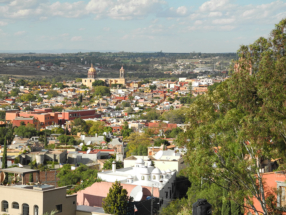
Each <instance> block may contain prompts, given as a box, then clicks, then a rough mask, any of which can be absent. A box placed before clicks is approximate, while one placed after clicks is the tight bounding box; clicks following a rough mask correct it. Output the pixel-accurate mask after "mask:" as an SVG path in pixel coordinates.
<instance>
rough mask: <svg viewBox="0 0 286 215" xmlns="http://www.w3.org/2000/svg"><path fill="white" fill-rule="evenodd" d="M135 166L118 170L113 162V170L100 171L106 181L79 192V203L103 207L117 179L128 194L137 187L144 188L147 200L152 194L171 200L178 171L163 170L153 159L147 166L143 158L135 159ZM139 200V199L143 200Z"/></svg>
mask: <svg viewBox="0 0 286 215" xmlns="http://www.w3.org/2000/svg"><path fill="white" fill-rule="evenodd" d="M133 166H134V167H128V168H123V169H118V170H116V163H115V162H113V164H112V170H111V171H104V172H100V173H98V177H99V178H101V179H102V180H104V181H105V182H100V183H94V184H93V185H92V186H90V187H88V188H86V189H85V190H82V191H79V192H78V193H77V204H78V205H86V206H93V207H94V206H96V207H101V206H102V201H103V199H104V198H105V197H106V196H107V194H108V192H109V188H110V187H111V186H112V184H113V183H114V182H115V181H120V182H121V186H123V188H124V189H126V190H127V192H128V195H130V193H131V191H132V190H133V189H134V188H135V187H139V188H140V189H142V193H143V195H142V198H141V200H145V199H146V198H147V197H148V196H151V192H152V187H153V196H154V197H157V198H161V199H162V200H163V201H170V200H171V199H172V198H173V196H174V193H175V179H176V171H171V170H167V171H161V170H160V169H158V168H155V167H154V166H152V161H151V160H148V161H147V166H145V163H144V161H143V160H142V159H138V160H135V161H133ZM141 200H139V199H138V200H137V201H141Z"/></svg>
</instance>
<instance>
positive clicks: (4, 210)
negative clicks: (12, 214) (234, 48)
mask: <svg viewBox="0 0 286 215" xmlns="http://www.w3.org/2000/svg"><path fill="white" fill-rule="evenodd" d="M8 208H9V204H8V202H7V201H5V200H4V201H2V211H3V212H8Z"/></svg>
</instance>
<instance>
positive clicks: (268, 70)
mask: <svg viewBox="0 0 286 215" xmlns="http://www.w3.org/2000/svg"><path fill="white" fill-rule="evenodd" d="M285 28H286V19H285V20H282V21H281V22H280V23H279V24H278V25H276V27H275V29H274V30H273V31H272V33H271V37H270V38H269V39H265V38H259V39H258V40H257V41H256V42H255V43H253V44H252V45H249V46H241V48H240V49H239V50H238V55H239V60H237V61H235V62H234V67H233V73H232V76H231V77H230V78H229V79H228V80H226V81H224V82H222V83H221V84H220V85H219V86H217V87H216V89H215V90H213V91H210V92H208V93H207V94H205V95H202V96H200V97H199V98H197V99H196V100H195V101H194V103H193V104H191V105H190V109H189V112H188V114H187V115H188V116H187V118H188V119H187V122H189V125H190V129H188V131H187V132H186V133H181V134H180V138H179V139H180V141H181V144H183V145H186V146H187V148H188V152H187V156H186V162H188V163H189V166H188V171H189V172H190V173H192V178H193V180H194V181H197V182H198V181H201V179H202V178H203V179H204V181H205V183H206V184H215V185H216V186H219V187H221V188H223V189H226V190H228V191H229V192H228V193H226V194H225V195H226V198H228V199H230V200H231V201H234V202H236V203H237V204H241V205H243V202H242V199H244V202H245V204H244V207H245V209H246V211H248V210H251V212H252V213H255V214H263V215H266V214H274V213H279V208H277V206H276V204H275V201H270V200H271V198H272V196H271V195H270V193H269V192H268V191H267V192H266V191H265V189H264V181H263V177H262V174H261V172H260V170H261V168H262V163H261V161H262V160H270V161H271V159H278V158H281V157H285V155H286V150H285V141H286V138H285V137H286V132H285V131H286V129H285V128H286V126H285V121H286V120H285V119H286V117H285V116H286V109H285V101H286V94H285V89H286V86H285V82H286V64H285V59H286V58H285V48H286V47H285V46H286V42H285V41H286V35H285V34H284V33H283V31H284V29H285ZM202 164H203V165H202ZM279 165H280V166H279V169H285V165H286V164H285V162H281V163H280V164H279ZM227 181H230V182H231V183H227ZM226 185H228V186H226ZM253 198H255V199H256V200H257V201H258V202H259V205H260V206H261V210H260V209H259V208H256V206H255V205H254V204H253Z"/></svg>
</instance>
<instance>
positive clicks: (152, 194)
mask: <svg viewBox="0 0 286 215" xmlns="http://www.w3.org/2000/svg"><path fill="white" fill-rule="evenodd" d="M151 215H153V184H152V192H151Z"/></svg>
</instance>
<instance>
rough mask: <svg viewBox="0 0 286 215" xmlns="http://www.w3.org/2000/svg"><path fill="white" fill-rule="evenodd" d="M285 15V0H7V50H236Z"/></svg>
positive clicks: (0, 39) (1, 33)
mask: <svg viewBox="0 0 286 215" xmlns="http://www.w3.org/2000/svg"><path fill="white" fill-rule="evenodd" d="M283 18H286V0H285V1H282V0H277V1H269V0H251V1H249V0H239V1H238V0H209V1H202V0H200V1H199V0H57V1H56V0H0V52H1V50H5V51H7V50H9V51H13V50H25V51H27V50H33V51H35V50H63V49H64V50H83V51H85V50H86V51H100V50H113V51H134V52H145V51H161V50H162V51H163V52H193V51H196V52H235V51H236V50H237V49H238V48H239V46H240V45H242V44H245V45H248V44H250V43H252V42H254V41H255V40H256V39H257V38H259V37H260V36H264V37H268V35H269V33H270V31H271V30H272V29H273V28H274V26H275V24H276V23H278V22H279V21H280V20H281V19H283Z"/></svg>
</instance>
